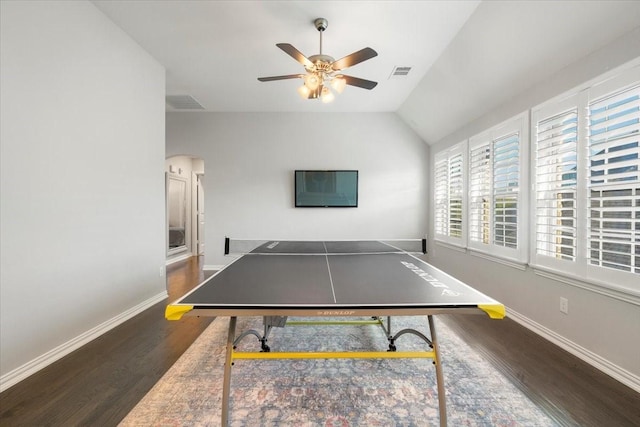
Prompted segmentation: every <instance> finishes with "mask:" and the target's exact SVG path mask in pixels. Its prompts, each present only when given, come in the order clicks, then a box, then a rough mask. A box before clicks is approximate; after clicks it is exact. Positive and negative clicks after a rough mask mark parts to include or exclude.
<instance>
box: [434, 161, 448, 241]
mask: <svg viewBox="0 0 640 427" xmlns="http://www.w3.org/2000/svg"><path fill="white" fill-rule="evenodd" d="M434 169H435V172H434V193H435V194H434V196H435V214H434V231H435V234H437V235H441V236H448V235H449V227H448V224H449V207H448V206H449V190H448V188H449V185H448V182H449V180H448V169H449V159H448V158H447V157H444V158H440V159H436V162H435V167H434Z"/></svg>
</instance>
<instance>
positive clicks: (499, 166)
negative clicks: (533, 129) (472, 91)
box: [493, 133, 520, 249]
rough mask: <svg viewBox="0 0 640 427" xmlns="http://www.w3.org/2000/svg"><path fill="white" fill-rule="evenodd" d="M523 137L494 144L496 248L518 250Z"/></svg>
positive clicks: (498, 140)
mask: <svg viewBox="0 0 640 427" xmlns="http://www.w3.org/2000/svg"><path fill="white" fill-rule="evenodd" d="M519 177H520V134H519V133H514V134H511V135H507V136H504V137H501V138H499V139H497V140H495V141H493V207H494V208H493V227H494V229H493V244H495V245H498V246H504V247H508V248H513V249H515V248H517V247H518V191H519Z"/></svg>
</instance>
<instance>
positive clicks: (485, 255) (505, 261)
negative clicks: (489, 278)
mask: <svg viewBox="0 0 640 427" xmlns="http://www.w3.org/2000/svg"><path fill="white" fill-rule="evenodd" d="M469 254H470V255H473V256H476V257H478V258H482V259H486V260H488V261H493V262H497V263H499V264H502V265H506V266H507V267H512V268H515V269H518V270H520V271H525V270H526V269H527V263H525V262H522V261H516V260H512V259H507V258H502V257H499V256H496V255H493V254H488V253H486V252H482V251H478V250H476V249H473V248H469Z"/></svg>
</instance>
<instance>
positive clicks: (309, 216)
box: [167, 113, 430, 266]
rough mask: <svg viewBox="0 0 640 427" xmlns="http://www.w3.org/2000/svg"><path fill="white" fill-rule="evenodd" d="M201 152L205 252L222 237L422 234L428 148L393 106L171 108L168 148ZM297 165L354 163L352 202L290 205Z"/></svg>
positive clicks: (218, 248)
mask: <svg viewBox="0 0 640 427" xmlns="http://www.w3.org/2000/svg"><path fill="white" fill-rule="evenodd" d="M176 154H184V155H193V156H197V157H200V158H202V159H203V160H204V165H205V188H206V196H205V208H206V212H207V214H206V216H207V219H206V221H207V226H206V236H205V240H206V242H207V250H206V253H205V264H206V265H208V266H219V265H223V264H226V263H228V262H229V261H230V259H229V258H228V257H224V256H223V249H224V237H225V236H229V237H232V238H248V239H269V238H272V239H375V238H422V237H424V234H425V232H426V227H427V216H428V211H427V208H428V206H429V205H430V203H429V202H428V200H427V185H428V179H429V178H428V177H429V172H428V171H429V167H428V147H427V145H426V144H424V142H422V140H421V139H420V138H418V137H417V136H416V135H415V133H413V131H411V130H410V129H409V128H408V127H407V126H406V125H405V124H404V123H402V121H401V120H400V119H399V118H398V117H397V116H396V115H395V114H392V113H380V114H329V113H327V114H310V113H282V114H276V113H274V114H261V113H255V114H254V113H246V114H243V113H188V114H185V113H168V114H167V156H172V155H176ZM295 169H357V170H359V191H360V192H359V200H358V204H359V206H358V207H357V208H297V209H296V208H295V207H294V199H293V191H294V183H293V171H294V170H295Z"/></svg>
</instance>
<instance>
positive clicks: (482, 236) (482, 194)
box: [469, 142, 491, 244]
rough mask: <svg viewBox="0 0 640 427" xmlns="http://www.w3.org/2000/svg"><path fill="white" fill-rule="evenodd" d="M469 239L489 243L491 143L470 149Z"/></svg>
mask: <svg viewBox="0 0 640 427" xmlns="http://www.w3.org/2000/svg"><path fill="white" fill-rule="evenodd" d="M469 197H470V200H469V239H470V240H471V241H473V242H479V243H484V244H488V243H489V221H490V217H491V211H490V206H491V144H490V143H489V142H486V143H483V144H481V145H479V146H477V147H475V148H472V149H471V156H470V159H469Z"/></svg>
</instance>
